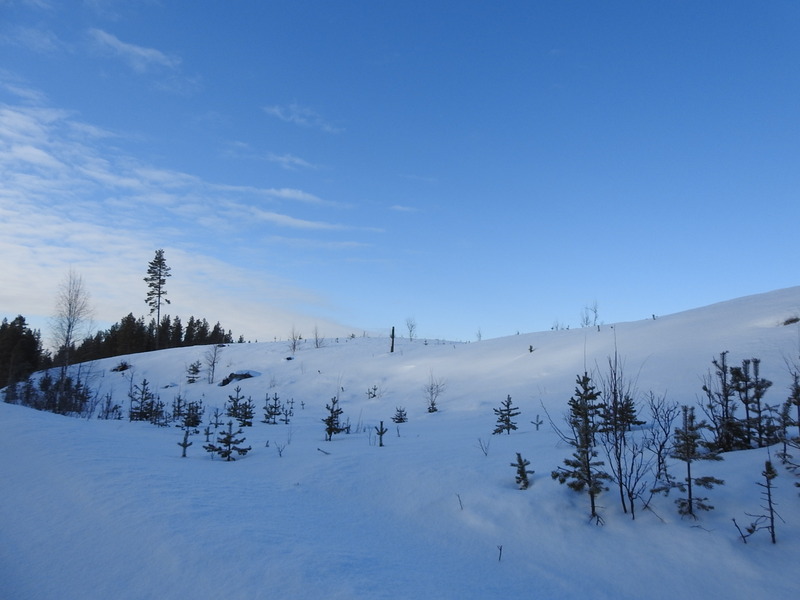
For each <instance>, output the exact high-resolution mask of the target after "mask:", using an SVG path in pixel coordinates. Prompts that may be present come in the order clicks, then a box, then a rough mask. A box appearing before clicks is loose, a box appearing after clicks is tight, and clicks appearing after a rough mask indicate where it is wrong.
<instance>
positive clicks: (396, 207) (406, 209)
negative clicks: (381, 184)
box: [389, 204, 419, 213]
mask: <svg viewBox="0 0 800 600" xmlns="http://www.w3.org/2000/svg"><path fill="white" fill-rule="evenodd" d="M389 210H394V211H397V212H409V213H410V212H419V209H418V208H414V207H413V206H404V205H402V204H394V205H393V206H390V207H389Z"/></svg>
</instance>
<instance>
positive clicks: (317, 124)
mask: <svg viewBox="0 0 800 600" xmlns="http://www.w3.org/2000/svg"><path fill="white" fill-rule="evenodd" d="M264 112H265V113H267V114H268V115H270V116H271V117H275V118H277V119H280V120H281V121H286V122H287V123H293V124H295V125H300V126H301V127H311V128H314V129H321V130H322V131H325V132H327V133H342V132H343V131H344V129H342V128H340V127H336V126H334V125H332V124H331V123H329V122H328V121H326V120H325V119H324V118H323V117H322V116H321V115H320V114H318V113H317V112H315V111H314V110H312V109H310V108H307V107H305V106H300V105H299V104H297V103H292V104H289V105H288V106H281V105H278V104H275V105H272V106H265V107H264Z"/></svg>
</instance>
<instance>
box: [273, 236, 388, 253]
mask: <svg viewBox="0 0 800 600" xmlns="http://www.w3.org/2000/svg"><path fill="white" fill-rule="evenodd" d="M267 241H268V242H270V243H274V244H280V245H282V246H288V247H291V248H302V249H311V250H349V249H354V248H355V249H358V248H369V247H372V244H366V243H364V242H355V241H347V240H345V241H324V240H310V239H305V238H290V237H284V236H280V235H272V236H269V237H268V238H267Z"/></svg>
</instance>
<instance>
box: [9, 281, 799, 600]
mask: <svg viewBox="0 0 800 600" xmlns="http://www.w3.org/2000/svg"><path fill="white" fill-rule="evenodd" d="M798 315H800V288H791V289H786V290H779V291H775V292H771V293H768V294H762V295H758V296H752V297H747V298H741V299H737V300H732V301H729V302H723V303H720V304H716V305H713V306H708V307H704V308H700V309H697V310H692V311H687V312H684V313H680V314H676V315H669V316H663V317H659V318H656V319H649V320H645V321H640V322H632V323H619V324H616V325H614V326H610V325H602V326H601V327H600V328H599V329H598V328H587V329H578V330H569V331H549V332H543V333H532V334H523V335H516V336H511V337H506V338H500V339H492V340H484V341H481V342H477V343H471V344H460V343H456V344H454V343H448V342H441V341H431V340H428V341H425V340H414V341H409V340H398V341H397V344H396V349H395V352H394V353H389V341H388V340H387V339H376V338H339V339H326V340H325V345H324V347H322V348H316V347H314V343H313V341H305V342H303V344H302V345H301V347H300V348H299V350H298V351H297V352H296V353H295V354H294V356H292V354H291V352H290V350H289V347H288V343H286V342H274V343H261V344H236V345H230V346H227V347H225V348H224V349H223V350H222V354H221V359H220V363H219V365H218V366H217V377H216V382H215V384H209V383H208V382H207V381H205V380H202V381H201V382H198V383H194V384H188V383H186V369H187V366H188V365H189V364H191V363H192V362H194V361H195V360H198V359H199V360H201V361H202V360H204V354H205V352H206V351H207V348H204V347H192V348H182V349H173V350H166V351H161V352H153V353H148V354H137V355H131V356H127V357H116V358H114V359H108V360H102V361H97V362H96V363H94V364H93V365H91V369H90V372H91V374H92V375H91V383H92V385H93V387H94V388H95V389H98V390H99V391H100V393H101V394H102V395H105V394H107V393H111V394H112V395H113V398H114V400H115V401H116V402H118V403H124V408H125V415H127V393H128V390H129V389H130V386H131V384H132V383H133V384H139V383H140V382H141V381H142V380H143V379H147V380H148V381H149V382H150V383H151V384H152V386H153V387H154V388H156V389H157V390H158V393H159V395H160V397H161V399H162V400H163V401H164V402H165V403H166V404H167V405H168V406H169V405H170V404H171V402H172V400H173V398H174V397H175V396H176V395H177V394H178V393H180V394H181V395H182V396H183V397H184V398H185V399H187V400H202V401H203V403H204V405H205V407H206V419H205V421H206V422H207V421H208V417H209V415H210V413H211V410H212V409H213V408H214V407H222V406H223V405H224V403H225V401H226V400H227V399H228V396H229V395H230V394H233V393H234V388H235V387H236V386H237V385H238V386H240V388H241V392H242V393H243V394H244V396H246V397H247V396H249V397H252V399H253V401H254V402H255V404H256V406H257V407H258V410H257V412H256V423H255V425H254V426H253V427H252V428H245V433H244V435H245V436H246V438H247V439H246V444H247V445H250V446H252V450H251V451H250V452H249V453H248V454H247V455H246V456H244V457H241V458H240V459H239V460H237V461H236V462H232V463H226V462H223V461H220V460H212V459H211V458H210V455H209V454H208V453H206V452H205V451H204V450H203V448H202V446H203V443H205V441H204V438H203V436H202V435H196V436H193V437H192V438H191V440H192V441H193V445H192V446H191V447H190V448H188V457H187V458H181V456H180V454H181V448H180V447H178V445H177V443H178V442H179V441H181V439H182V436H181V432H180V430H179V429H178V428H176V427H168V428H158V427H154V426H152V425H147V424H143V423H130V422H128V421H127V420H122V421H103V420H98V419H90V420H86V419H75V418H67V417H61V416H57V415H52V414H49V413H42V412H36V411H34V410H31V409H27V408H23V407H20V406H13V405H9V404H0V422H2V425H3V435H2V436H0V477H1V478H2V481H3V491H2V494H0V582H2V585H0V589H2V593H0V596H2V597H3V598H9V599H12V598H13V599H15V600H23V599H34V598H35V599H50V598H52V599H59V600H66V599H87V598H122V599H124V598H130V599H134V598H137V599H138V598H155V597H159V598H220V597H225V598H242V599H244V598H247V599H255V598H276V597H284V598H370V599H375V598H453V599H455V598H458V599H464V598H481V599H483V598H499V597H504V598H522V597H531V596H535V597H542V598H581V599H586V598H615V599H619V598H631V599H633V598H642V597H649V598H673V597H680V596H683V597H690V598H695V597H697V598H699V597H724V598H728V599H734V598H743V599H744V598H747V599H751V598H793V597H795V595H796V593H797V584H796V576H795V569H796V565H797V562H798V560H800V516H798V515H800V510H799V509H800V497H798V490H797V489H796V488H795V487H794V482H795V480H796V478H795V477H794V476H792V475H791V474H789V473H788V472H787V471H786V470H785V469H783V467H780V468H779V474H780V475H779V477H778V478H777V480H776V481H775V483H776V485H777V490H776V494H777V496H776V497H777V502H778V504H779V507H778V510H779V511H780V513H781V515H782V517H783V519H784V520H785V523H784V522H779V523H778V527H777V531H778V544H777V545H775V546H773V545H772V544H770V543H769V537H768V536H767V535H766V534H759V535H756V536H754V537H752V538H750V540H749V543H748V544H746V545H745V544H743V543H742V541H741V540H740V539H739V537H738V534H737V532H736V529H735V528H734V526H733V524H732V521H731V519H732V518H734V517H735V518H737V521H739V522H740V523H741V522H749V520H748V517H747V516H746V515H745V512H760V505H761V503H762V500H761V497H760V491H761V488H759V487H758V486H756V485H755V482H756V481H760V480H761V477H760V473H761V470H762V469H763V464H764V460H765V459H766V458H767V449H759V450H752V451H747V452H737V453H731V454H728V455H726V456H725V460H724V461H723V462H721V463H715V464H712V465H702V466H700V465H698V469H699V470H700V471H702V472H707V473H709V474H713V475H715V476H716V477H719V478H721V479H724V480H725V481H726V485H724V486H721V487H717V488H715V489H713V490H708V491H707V492H706V491H704V495H707V496H708V497H709V499H710V501H711V503H712V504H713V505H714V506H715V507H716V508H715V510H714V511H712V512H710V513H705V514H702V515H701V517H700V519H699V520H698V521H692V520H686V519H682V518H681V517H680V516H679V515H678V514H677V511H676V508H675V505H674V496H672V497H669V498H664V497H658V498H657V499H656V500H655V501H654V503H653V508H654V510H653V511H640V512H639V513H638V514H637V518H636V520H635V521H632V520H631V519H630V517H629V516H628V515H624V514H623V513H622V511H621V509H620V507H619V502H618V500H615V497H614V494H613V493H612V492H609V493H606V494H604V495H602V496H601V497H600V502H599V503H600V505H601V513H602V515H603V517H604V519H605V525H604V526H602V527H600V526H596V525H594V524H593V523H591V522H590V521H589V519H588V500H587V498H586V496H585V494H579V493H576V492H573V491H571V490H569V489H568V488H567V487H566V486H563V485H559V484H558V483H557V482H556V481H554V480H552V479H551V478H550V472H551V471H552V470H553V469H555V468H556V467H558V466H559V465H560V464H561V463H562V461H563V459H564V458H566V457H567V456H568V455H569V454H570V448H569V447H568V446H566V445H565V444H564V443H563V442H562V441H560V439H559V438H558V436H557V435H556V434H555V433H554V432H553V430H552V428H551V427H549V425H548V424H547V422H546V418H545V410H547V412H549V414H550V415H551V416H552V417H553V418H554V420H556V421H557V422H561V420H562V415H563V414H564V413H565V411H566V407H567V400H568V399H569V397H570V396H571V395H572V393H573V390H574V387H575V377H576V375H577V374H578V373H582V372H583V371H584V370H587V371H589V372H590V373H591V372H602V371H604V370H605V368H606V365H607V360H608V357H609V356H611V355H612V354H613V353H614V349H615V347H616V349H617V351H618V353H619V356H620V357H621V358H622V359H623V361H624V366H625V373H626V375H627V376H628V377H629V378H630V379H632V380H635V382H636V388H637V390H638V392H639V395H640V396H642V397H643V396H644V395H645V394H646V393H647V392H649V391H653V392H654V393H656V394H666V396H667V398H668V399H670V400H674V401H676V402H679V403H688V404H696V402H697V400H698V398H699V396H700V393H701V385H702V377H703V376H704V375H706V374H707V373H708V371H709V369H710V368H711V360H712V359H713V358H715V357H717V356H718V355H719V353H720V352H722V351H728V352H729V355H728V357H729V363H730V364H732V365H736V364H738V363H739V362H741V360H742V359H745V358H751V357H756V358H760V359H761V361H762V362H761V366H762V370H761V373H762V376H764V377H766V378H768V379H771V380H772V381H773V382H774V385H773V386H772V388H771V389H770V391H769V392H768V393H767V398H766V399H767V401H768V402H769V403H771V404H777V403H781V402H783V400H784V399H785V398H786V396H787V393H788V386H789V381H790V378H789V371H788V370H787V366H786V361H792V360H795V361H797V360H800V329H798V325H797V324H790V325H784V323H785V322H786V321H787V319H790V318H791V317H794V316H798ZM288 358H292V360H288ZM122 360H125V361H127V362H128V363H130V365H131V366H132V368H131V369H129V370H127V371H123V372H114V371H112V368H114V367H115V366H117V365H118V364H119V363H120V362H121V361H122ZM84 372H85V369H84ZM240 372H248V373H250V374H251V375H254V376H253V377H251V378H249V379H243V380H241V381H238V382H235V383H231V384H229V385H227V386H224V387H221V386H219V385H217V383H218V382H219V380H221V379H222V378H223V377H224V376H226V375H228V374H229V373H240ZM431 379H433V380H434V381H438V382H442V383H444V384H445V386H446V387H445V391H444V393H443V394H442V395H441V396H440V398H439V399H438V401H437V404H438V407H439V409H440V410H439V411H438V412H435V413H429V412H428V411H427V404H426V400H425V397H424V393H423V387H424V386H425V385H426V384H427V383H429V382H430V381H431ZM368 390H372V391H373V393H372V394H368V393H367V392H368ZM275 393H277V394H278V395H279V397H280V398H281V399H282V400H284V401H286V400H289V399H294V401H295V405H294V416H293V417H292V419H291V421H290V423H289V424H288V425H286V424H278V425H267V424H264V423H260V422H258V421H259V420H260V419H261V417H262V411H261V409H260V407H261V406H262V405H263V404H264V399H265V395H267V394H269V395H273V394H275ZM508 395H511V397H512V398H513V400H514V404H515V405H517V406H519V407H520V409H521V410H522V415H521V416H520V417H519V419H518V424H519V430H518V431H515V432H513V433H512V434H511V435H491V432H492V430H493V428H494V425H495V421H496V418H495V415H494V414H493V411H492V409H493V408H495V407H498V406H499V404H500V402H501V401H502V400H504V399H505V398H506V397H507V396H508ZM333 396H338V397H339V398H340V402H341V407H342V408H343V410H344V417H345V418H347V419H349V422H350V425H351V433H350V434H341V435H337V436H334V438H333V441H331V442H326V441H325V440H324V437H325V432H324V426H323V424H322V418H323V417H325V415H326V411H325V404H326V403H327V402H329V401H330V400H331V398H332V397H333ZM369 396H374V397H369ZM397 407H404V408H405V409H406V411H407V413H408V417H409V420H408V422H407V423H403V424H401V425H399V426H396V425H395V424H394V423H392V422H391V417H392V416H393V415H394V414H395V410H396V408H397ZM641 410H642V414H643V416H644V417H645V418H646V417H647V414H646V408H645V407H642V409H641ZM537 416H539V417H540V418H542V419H543V420H544V421H545V424H544V425H542V426H541V427H540V428H538V430H537V428H536V427H535V426H534V425H533V424H532V423H531V421H533V420H535V419H536V418H537ZM381 420H382V421H383V422H384V424H385V425H386V426H387V428H388V430H389V432H388V433H387V434H386V436H385V437H384V442H385V447H379V446H378V444H377V438H376V434H375V426H376V425H378V423H379V422H380V421H381ZM482 445H483V446H487V445H488V451H487V452H485V453H484V451H483V450H482V449H481V446H482ZM279 448H281V449H282V452H281V454H282V455H281V454H279V452H278V449H279ZM516 452H520V453H522V455H523V456H524V457H525V458H527V459H528V460H530V462H531V465H530V467H529V468H530V469H532V470H534V471H535V474H534V475H533V477H532V480H533V485H532V487H531V488H530V489H528V490H525V491H521V490H519V489H517V486H516V485H515V483H514V469H513V468H512V467H511V466H510V463H511V462H512V461H513V460H514V458H515V453H516ZM501 547H502V550H501Z"/></svg>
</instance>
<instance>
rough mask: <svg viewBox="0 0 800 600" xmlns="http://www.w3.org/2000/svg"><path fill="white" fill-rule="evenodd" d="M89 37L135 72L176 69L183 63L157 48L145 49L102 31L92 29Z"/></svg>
mask: <svg viewBox="0 0 800 600" xmlns="http://www.w3.org/2000/svg"><path fill="white" fill-rule="evenodd" d="M89 35H90V36H91V37H92V39H94V41H95V42H96V43H97V45H98V47H100V48H102V49H105V50H110V51H112V52H113V53H114V54H115V55H117V56H119V57H121V58H122V59H123V60H125V61H126V62H127V63H128V64H129V65H130V66H131V68H133V70H134V71H137V72H139V73H144V72H145V71H147V70H148V69H149V68H150V67H152V66H159V67H166V68H168V69H175V68H177V67H178V66H179V65H180V63H181V59H180V58H179V57H176V56H169V55H167V54H164V53H163V52H161V51H160V50H156V49H155V48H145V47H144V46H137V45H135V44H129V43H127V42H123V41H122V40H120V39H119V38H117V37H116V36H114V35H112V34H110V33H108V32H105V31H103V30H102V29H90V30H89Z"/></svg>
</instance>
